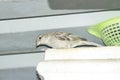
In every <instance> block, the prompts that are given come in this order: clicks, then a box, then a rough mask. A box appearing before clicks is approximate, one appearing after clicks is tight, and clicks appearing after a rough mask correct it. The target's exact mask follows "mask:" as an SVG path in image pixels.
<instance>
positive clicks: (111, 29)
mask: <svg viewBox="0 0 120 80" xmlns="http://www.w3.org/2000/svg"><path fill="white" fill-rule="evenodd" d="M104 26H105V27H104V28H103V29H102V30H101V31H100V33H101V37H102V39H103V41H104V43H105V44H106V45H120V22H116V23H112V24H109V25H104Z"/></svg>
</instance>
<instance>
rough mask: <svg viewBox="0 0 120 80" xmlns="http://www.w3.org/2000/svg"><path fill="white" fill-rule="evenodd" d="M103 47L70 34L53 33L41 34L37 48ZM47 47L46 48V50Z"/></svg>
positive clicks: (37, 41)
mask: <svg viewBox="0 0 120 80" xmlns="http://www.w3.org/2000/svg"><path fill="white" fill-rule="evenodd" d="M99 46H101V45H99V44H97V43H94V42H90V41H88V40H87V39H85V38H81V37H79V36H78V35H74V34H72V33H68V32H51V33H44V34H40V35H39V36H38V37H37V40H36V48H38V47H42V48H41V50H43V51H44V50H46V48H56V49H58V48H77V47H99ZM45 47H46V48H45Z"/></svg>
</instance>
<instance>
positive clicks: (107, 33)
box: [88, 17, 120, 46]
mask: <svg viewBox="0 0 120 80" xmlns="http://www.w3.org/2000/svg"><path fill="white" fill-rule="evenodd" d="M88 32H89V33H91V34H93V35H95V36H96V37H98V38H100V39H102V40H103V42H104V43H105V44H106V45H107V46H120V17H116V18H112V19H109V20H106V21H103V22H101V23H99V24H97V25H95V26H92V27H90V28H89V29H88Z"/></svg>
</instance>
